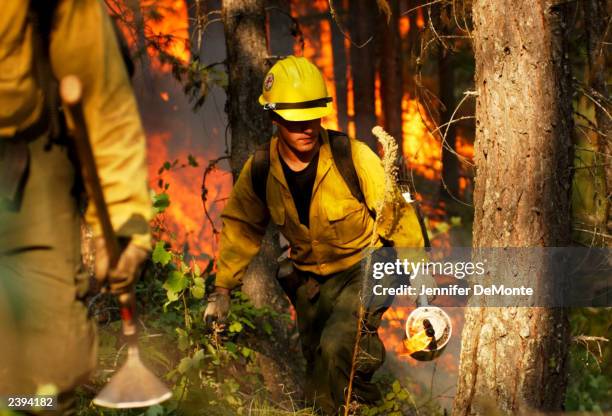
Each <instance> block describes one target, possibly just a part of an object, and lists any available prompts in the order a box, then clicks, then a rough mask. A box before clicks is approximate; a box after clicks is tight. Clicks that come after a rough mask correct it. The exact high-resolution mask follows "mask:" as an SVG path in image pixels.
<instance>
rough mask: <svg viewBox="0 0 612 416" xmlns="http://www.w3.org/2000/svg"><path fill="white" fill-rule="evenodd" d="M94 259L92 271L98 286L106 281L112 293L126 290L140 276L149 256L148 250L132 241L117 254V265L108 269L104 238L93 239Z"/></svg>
mask: <svg viewBox="0 0 612 416" xmlns="http://www.w3.org/2000/svg"><path fill="white" fill-rule="evenodd" d="M95 248H96V261H95V266H94V272H95V276H96V280H97V281H98V286H99V287H102V286H103V285H104V284H105V283H107V282H108V285H109V286H110V290H111V292H112V293H114V294H118V293H122V292H125V291H126V290H127V288H129V287H130V286H131V285H132V284H133V283H134V282H135V281H136V279H138V276H140V273H141V272H142V266H143V265H144V262H145V260H146V259H147V257H148V256H149V252H148V251H147V250H145V249H144V248H142V247H139V246H137V245H135V244H133V243H131V242H130V243H128V245H127V246H126V247H125V249H124V250H123V251H122V252H121V256H119V261H118V262H117V266H116V267H115V268H113V269H112V270H109V260H108V253H107V251H106V245H105V243H104V238H102V237H98V238H96V239H95Z"/></svg>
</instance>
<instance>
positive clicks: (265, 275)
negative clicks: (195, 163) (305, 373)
mask: <svg viewBox="0 0 612 416" xmlns="http://www.w3.org/2000/svg"><path fill="white" fill-rule="evenodd" d="M222 19H223V24H224V30H225V42H226V48H227V68H228V74H229V83H228V87H227V101H226V112H227V115H228V119H229V123H230V127H231V132H232V141H231V157H230V166H231V169H232V174H233V176H234V179H237V177H238V175H239V173H240V171H241V169H242V167H243V166H244V163H245V162H246V160H247V158H248V157H249V156H250V155H251V154H252V152H253V151H254V150H255V148H256V147H257V146H258V145H259V144H261V143H263V142H265V141H267V140H269V139H270V136H271V134H272V125H271V122H270V120H269V119H268V117H267V116H266V114H265V113H264V112H263V110H262V109H261V106H260V105H259V103H258V101H257V99H258V97H259V95H260V94H261V85H262V83H263V78H264V76H265V74H266V72H267V70H268V69H269V68H268V66H267V64H266V58H267V56H268V51H267V45H266V29H265V22H266V14H265V9H264V1H263V0H224V1H223V7H222ZM279 254H280V247H279V240H278V232H276V231H273V230H270V229H269V230H268V232H267V233H266V236H265V238H264V241H263V243H262V248H261V250H260V252H259V254H258V255H257V257H256V258H255V259H254V260H253V261H252V262H251V264H250V266H249V268H248V271H247V273H246V275H245V276H244V279H243V282H244V285H243V288H242V290H243V291H244V293H245V294H246V295H247V296H248V297H249V298H250V299H251V301H252V302H253V304H254V305H255V306H256V307H259V308H261V307H264V306H268V307H270V308H272V309H273V310H275V311H277V312H281V313H285V312H287V310H288V303H287V300H286V297H285V296H284V294H283V292H282V289H281V288H280V286H279V285H278V283H277V281H276V278H275V276H276V270H277V267H278V265H277V262H276V259H277V257H278V256H279ZM269 323H270V324H271V325H272V327H273V329H274V338H271V337H267V336H259V337H257V338H256V340H255V342H256V344H257V345H254V346H253V349H254V350H255V351H257V353H258V354H257V359H258V364H259V366H260V368H261V372H262V375H263V377H264V381H265V383H266V387H267V388H268V391H269V392H270V393H271V394H272V396H273V398H274V399H275V400H279V399H281V398H283V390H282V387H283V385H288V386H296V389H298V390H299V389H300V384H299V382H298V380H299V378H298V377H297V375H296V372H297V370H296V368H295V367H296V360H295V359H294V357H292V356H290V354H291V348H290V342H289V333H288V328H287V324H286V323H285V322H284V321H283V320H282V319H276V320H273V321H271V322H269Z"/></svg>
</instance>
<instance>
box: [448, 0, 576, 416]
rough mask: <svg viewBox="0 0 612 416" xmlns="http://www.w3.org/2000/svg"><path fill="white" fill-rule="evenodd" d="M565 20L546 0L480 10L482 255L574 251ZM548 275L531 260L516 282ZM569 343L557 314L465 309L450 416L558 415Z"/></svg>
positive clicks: (491, 3) (479, 5) (495, 1)
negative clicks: (492, 409) (491, 414)
mask: <svg viewBox="0 0 612 416" xmlns="http://www.w3.org/2000/svg"><path fill="white" fill-rule="evenodd" d="M563 15H564V14H563V9H562V8H561V7H560V6H555V5H554V3H553V2H552V1H550V0H537V1H534V0H529V1H527V0H521V1H518V2H515V3H513V6H512V13H508V9H507V3H506V2H504V1H501V0H476V1H474V3H473V21H474V32H473V35H474V48H475V57H476V79H475V84H476V89H477V92H478V94H479V95H478V99H477V104H476V143H475V162H476V166H477V168H476V169H477V170H476V186H475V192H474V208H475V218H474V246H475V247H537V246H544V247H546V246H565V245H567V244H568V243H569V238H570V208H569V200H570V193H569V190H570V184H571V174H570V166H571V160H572V159H571V148H572V146H571V138H570V136H571V131H572V109H571V102H570V85H571V84H570V79H569V67H568V65H567V62H566V61H565V50H564V47H565V44H564V40H563V39H564V33H563V27H564V25H563ZM548 267H550V265H548V264H533V263H532V262H529V261H525V262H524V264H521V265H517V267H516V268H515V269H514V270H513V272H515V273H516V276H515V277H514V280H513V283H514V285H516V282H517V281H518V284H519V285H520V284H521V283H523V282H530V283H532V284H533V283H534V280H535V281H536V285H540V284H543V283H545V282H542V275H543V273H544V271H545V270H546V269H547V268H548ZM496 277H497V276H496ZM510 277H511V276H506V277H505V278H506V279H510ZM503 278H504V276H502V277H501V279H503ZM501 279H500V278H496V281H495V283H497V284H500V283H504V282H502V281H500V280H501ZM484 284H487V282H486V281H485V283H484ZM568 344H569V333H568V326H567V317H566V315H565V311H563V310H561V309H550V308H494V307H472V308H468V310H467V312H466V320H465V327H464V330H463V335H462V352H461V364H460V376H459V381H458V391H457V395H456V396H455V402H454V407H453V414H455V415H474V414H480V415H485V414H487V411H486V410H484V409H486V408H487V406H489V405H490V404H491V403H495V404H496V406H497V407H499V408H501V410H503V411H505V412H508V413H512V414H515V413H518V412H520V411H529V409H539V410H545V411H551V410H560V409H561V406H562V403H563V399H564V391H565V386H566V379H567V374H566V355H567V347H568Z"/></svg>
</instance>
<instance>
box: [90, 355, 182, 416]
mask: <svg viewBox="0 0 612 416" xmlns="http://www.w3.org/2000/svg"><path fill="white" fill-rule="evenodd" d="M170 397H172V393H171V392H170V390H168V388H167V387H166V386H165V385H164V384H163V383H162V382H161V381H160V380H159V379H158V378H157V377H156V376H155V374H153V373H152V372H151V371H150V370H149V369H148V368H147V367H145V365H144V364H143V363H142V361H140V357H139V355H138V349H137V347H136V346H129V347H128V357H127V361H126V362H125V364H124V365H123V367H121V368H120V369H119V371H117V372H116V373H115V375H113V377H112V378H111V379H110V381H109V382H108V384H107V385H106V386H104V388H103V389H102V391H100V393H98V395H97V396H96V397H95V398H94V399H93V403H94V404H95V405H96V406H101V407H109V408H112V409H129V408H133V407H147V406H153V405H154V404H158V403H161V402H163V401H165V400H168V399H169V398H170Z"/></svg>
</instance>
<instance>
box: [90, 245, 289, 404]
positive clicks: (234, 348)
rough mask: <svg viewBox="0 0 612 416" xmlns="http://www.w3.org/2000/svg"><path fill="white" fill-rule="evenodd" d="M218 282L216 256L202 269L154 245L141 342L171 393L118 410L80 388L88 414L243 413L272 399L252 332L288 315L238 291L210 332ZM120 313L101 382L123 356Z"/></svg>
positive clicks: (109, 330) (105, 347) (144, 286)
mask: <svg viewBox="0 0 612 416" xmlns="http://www.w3.org/2000/svg"><path fill="white" fill-rule="evenodd" d="M213 280H214V274H213V265H212V261H211V262H209V263H208V264H207V265H206V267H204V268H203V269H202V268H201V267H199V266H198V264H197V263H195V262H191V263H190V264H187V263H186V261H185V259H184V257H183V255H182V254H178V253H175V252H174V251H172V250H171V249H170V245H169V244H167V243H165V242H163V241H158V242H157V243H156V244H155V246H154V249H153V253H152V262H151V264H150V267H148V268H147V270H146V272H145V276H144V277H143V279H142V280H141V281H140V282H138V284H137V287H136V295H137V299H138V300H139V301H140V302H143V303H142V304H140V305H139V306H138V309H139V311H140V321H141V322H145V324H144V326H143V327H142V328H141V331H140V333H139V345H140V349H141V358H142V359H143V361H144V362H145V364H146V365H147V366H148V367H149V368H151V369H152V371H153V372H154V373H155V374H158V375H163V376H162V379H163V380H164V382H165V383H166V384H167V385H168V386H171V389H172V391H173V398H172V399H171V400H169V401H168V402H165V403H163V404H161V405H156V406H152V407H150V408H148V409H145V410H143V409H139V410H130V411H121V412H117V411H112V410H100V409H98V408H95V407H94V406H93V405H92V404H91V403H90V400H91V398H92V397H91V396H90V393H85V392H81V395H80V409H82V412H81V413H82V414H86V415H93V414H104V415H119V414H121V415H138V416H149V415H184V414H188V415H199V414H202V415H239V414H244V413H245V412H246V410H245V409H246V406H247V404H248V403H250V402H253V401H257V402H258V403H266V402H268V401H269V397H267V396H266V393H265V388H264V387H263V380H262V379H261V375H260V371H259V370H258V368H257V364H256V360H255V358H256V352H255V351H254V350H253V349H252V348H251V345H252V338H253V337H256V336H261V335H262V334H267V335H270V334H271V332H272V326H271V325H270V323H269V322H271V321H272V320H279V319H286V320H288V319H289V318H288V317H287V316H285V315H280V314H278V313H275V312H273V311H271V310H269V309H258V308H255V307H254V306H253V305H252V304H251V303H250V301H249V299H248V298H247V296H246V295H244V294H243V293H241V292H239V291H234V293H233V294H232V296H233V299H232V306H231V310H230V315H229V321H228V323H227V324H226V326H225V329H224V330H216V331H211V330H210V329H209V328H207V327H205V325H204V323H203V320H202V316H203V312H204V309H205V307H206V301H205V297H206V296H205V295H206V292H207V290H210V289H211V286H210V283H211V282H212V281H213ZM207 284H208V286H207ZM113 302H114V301H113ZM111 309H112V308H111ZM114 318H115V320H114V321H113V322H111V323H110V324H108V325H106V326H103V327H101V328H100V331H99V332H100V354H99V358H100V361H101V365H100V368H101V372H100V373H99V374H98V375H97V377H96V378H95V380H94V382H95V384H97V385H98V387H97V388H99V387H100V386H101V385H102V384H104V383H105V382H106V380H107V376H108V374H109V373H110V371H112V370H116V369H117V368H118V366H120V365H121V363H123V362H124V360H125V354H126V351H125V350H126V349H125V348H123V339H122V336H121V323H120V321H119V320H118V316H115V317H114ZM109 370H110V371H109ZM272 408H273V406H270V409H272ZM262 414H264V413H262ZM266 414H274V413H273V412H270V413H266ZM279 414H280V413H279Z"/></svg>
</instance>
